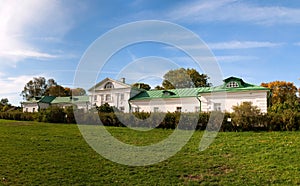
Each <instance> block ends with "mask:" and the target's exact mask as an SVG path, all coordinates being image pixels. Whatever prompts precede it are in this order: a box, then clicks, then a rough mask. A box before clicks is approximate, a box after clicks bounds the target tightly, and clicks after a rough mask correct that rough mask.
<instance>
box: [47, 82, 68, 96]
mask: <svg viewBox="0 0 300 186" xmlns="http://www.w3.org/2000/svg"><path fill="white" fill-rule="evenodd" d="M67 94H68V93H67V92H66V90H65V88H64V87H63V86H60V85H56V86H51V87H48V88H47V89H46V91H45V96H57V97H59V96H69V95H67Z"/></svg>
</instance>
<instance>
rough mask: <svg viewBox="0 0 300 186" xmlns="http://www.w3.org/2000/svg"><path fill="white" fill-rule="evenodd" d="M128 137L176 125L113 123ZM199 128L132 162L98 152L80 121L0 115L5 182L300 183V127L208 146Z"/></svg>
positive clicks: (153, 135) (136, 139)
mask: <svg viewBox="0 0 300 186" xmlns="http://www.w3.org/2000/svg"><path fill="white" fill-rule="evenodd" d="M109 131H111V133H112V134H113V135H114V136H117V138H119V139H121V140H122V141H124V142H127V143H132V144H139V145H141V143H142V144H143V143H144V144H150V143H152V142H157V141H159V140H160V139H162V138H164V137H166V136H168V135H169V134H170V133H171V132H172V130H161V129H155V130H152V131H150V132H135V131H133V130H130V129H127V128H109ZM202 134H203V132H195V134H194V135H193V137H192V138H191V140H190V141H189V143H188V144H187V145H186V146H185V147H184V148H183V149H182V150H181V151H180V152H178V153H177V154H176V155H175V156H173V157H171V158H170V159H168V160H166V161H163V162H161V163H158V164H155V165H151V166H145V167H132V166H125V165H119V164H116V163H113V162H111V161H109V160H106V159H104V158H102V157H101V156H100V155H99V154H97V153H96V152H95V151H93V150H92V149H91V148H90V147H89V146H88V144H87V143H86V142H85V141H84V139H83V138H82V136H81V134H80V132H79V130H78V128H77V125H64V124H47V123H35V122H19V121H7V120H0V149H1V150H0V152H1V161H0V176H1V177H0V179H1V182H0V183H1V184H3V185H185V184H186V185H299V184H300V133H299V132H257V133H256V132H243V133H219V135H218V137H217V138H216V140H215V141H214V142H213V144H212V145H211V146H210V147H209V148H208V149H207V150H205V151H204V152H200V151H198V145H199V142H200V139H201V137H202Z"/></svg>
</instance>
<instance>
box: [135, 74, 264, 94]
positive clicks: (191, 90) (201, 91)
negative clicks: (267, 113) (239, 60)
mask: <svg viewBox="0 0 300 186" xmlns="http://www.w3.org/2000/svg"><path fill="white" fill-rule="evenodd" d="M230 81H238V83H239V85H241V86H239V87H233V88H229V87H226V85H227V83H228V82H230ZM251 90H264V91H269V89H268V88H265V87H261V86H257V85H252V84H249V83H245V82H244V81H243V80H242V79H240V78H235V77H230V78H227V79H225V80H224V84H223V85H220V86H215V87H199V88H180V89H170V90H149V91H142V92H141V93H139V94H138V95H136V96H134V97H132V98H130V100H143V99H157V98H182V97H197V96H198V95H199V94H200V95H201V94H204V93H212V92H242V91H251ZM168 92H169V94H168Z"/></svg>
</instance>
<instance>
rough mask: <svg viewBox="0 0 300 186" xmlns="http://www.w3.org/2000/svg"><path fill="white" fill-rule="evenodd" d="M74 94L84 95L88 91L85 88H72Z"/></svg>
mask: <svg viewBox="0 0 300 186" xmlns="http://www.w3.org/2000/svg"><path fill="white" fill-rule="evenodd" d="M70 95H72V96H84V95H86V91H85V90H84V89H83V88H74V89H71V94H70Z"/></svg>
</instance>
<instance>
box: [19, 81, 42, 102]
mask: <svg viewBox="0 0 300 186" xmlns="http://www.w3.org/2000/svg"><path fill="white" fill-rule="evenodd" d="M46 89H47V83H46V79H45V78H44V77H34V78H33V80H30V81H29V82H28V83H26V84H25V86H24V88H23V91H22V92H21V95H22V96H23V99H25V100H30V99H32V98H34V97H41V96H43V95H44V94H45V91H46Z"/></svg>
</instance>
